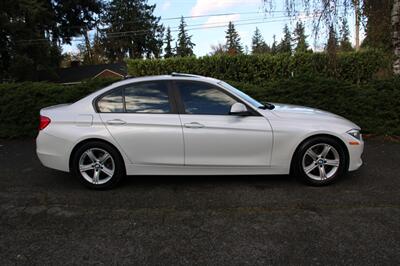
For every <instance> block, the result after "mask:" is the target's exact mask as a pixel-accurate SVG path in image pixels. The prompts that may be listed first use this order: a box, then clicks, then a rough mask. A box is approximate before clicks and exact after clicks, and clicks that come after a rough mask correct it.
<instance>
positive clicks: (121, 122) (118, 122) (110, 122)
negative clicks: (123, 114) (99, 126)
mask: <svg viewBox="0 0 400 266" xmlns="http://www.w3.org/2000/svg"><path fill="white" fill-rule="evenodd" d="M106 123H107V124H108V125H125V124H126V122H125V121H124V120H121V119H113V120H108V121H107V122H106Z"/></svg>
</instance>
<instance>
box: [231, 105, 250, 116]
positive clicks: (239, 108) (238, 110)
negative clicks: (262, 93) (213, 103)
mask: <svg viewBox="0 0 400 266" xmlns="http://www.w3.org/2000/svg"><path fill="white" fill-rule="evenodd" d="M229 114H230V115H241V116H246V115H250V112H249V111H248V110H247V107H246V106H245V105H244V104H243V103H234V104H233V105H232V106H231V111H230V112H229Z"/></svg>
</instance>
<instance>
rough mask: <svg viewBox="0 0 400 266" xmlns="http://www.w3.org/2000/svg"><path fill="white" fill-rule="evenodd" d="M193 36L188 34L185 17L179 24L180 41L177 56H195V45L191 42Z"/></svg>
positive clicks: (177, 44)
mask: <svg viewBox="0 0 400 266" xmlns="http://www.w3.org/2000/svg"><path fill="white" fill-rule="evenodd" d="M191 39H192V36H191V35H189V34H188V33H187V30H186V23H185V20H184V19H183V17H181V23H180V24H179V32H178V41H177V43H176V55H177V56H182V57H183V56H193V55H194V54H193V47H194V46H195V44H194V43H193V42H192V41H191Z"/></svg>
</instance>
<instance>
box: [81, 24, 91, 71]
mask: <svg viewBox="0 0 400 266" xmlns="http://www.w3.org/2000/svg"><path fill="white" fill-rule="evenodd" d="M83 37H84V38H85V46H86V53H87V59H88V63H89V64H93V56H92V46H91V45H90V39H89V34H88V30H85V31H84V33H83Z"/></svg>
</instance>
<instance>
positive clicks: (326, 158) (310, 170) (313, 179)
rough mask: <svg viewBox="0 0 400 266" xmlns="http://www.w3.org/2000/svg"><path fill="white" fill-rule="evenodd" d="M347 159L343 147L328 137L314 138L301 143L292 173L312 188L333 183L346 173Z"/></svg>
mask: <svg viewBox="0 0 400 266" xmlns="http://www.w3.org/2000/svg"><path fill="white" fill-rule="evenodd" d="M347 166H348V158H347V155H346V151H345V150H344V148H343V146H342V145H341V144H340V143H339V142H338V141H337V140H335V139H333V138H330V137H323V136H321V137H315V138H310V139H308V140H306V141H305V142H303V143H302V144H301V145H300V146H299V148H298V150H297V152H296V155H295V157H294V161H293V168H292V169H293V172H294V175H295V176H296V177H297V178H299V179H300V180H301V181H303V182H305V183H306V184H308V185H312V186H324V185H328V184H331V183H333V182H335V181H336V180H337V179H338V178H339V177H340V176H342V175H344V174H345V173H346V172H347Z"/></svg>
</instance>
